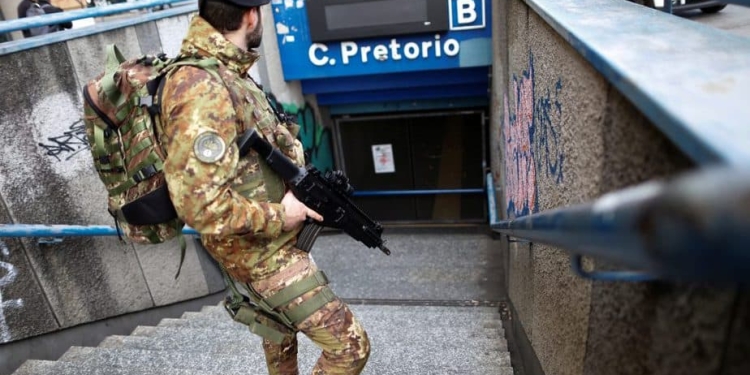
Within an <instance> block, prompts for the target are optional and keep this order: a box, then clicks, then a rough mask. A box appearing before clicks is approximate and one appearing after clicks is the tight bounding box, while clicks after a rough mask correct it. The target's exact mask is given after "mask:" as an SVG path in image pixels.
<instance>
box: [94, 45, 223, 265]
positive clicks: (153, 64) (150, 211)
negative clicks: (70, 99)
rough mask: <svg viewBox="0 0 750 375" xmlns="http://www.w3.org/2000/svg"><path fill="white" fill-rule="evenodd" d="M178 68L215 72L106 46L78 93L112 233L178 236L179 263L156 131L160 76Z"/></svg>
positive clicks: (178, 231)
mask: <svg viewBox="0 0 750 375" xmlns="http://www.w3.org/2000/svg"><path fill="white" fill-rule="evenodd" d="M181 65H192V66H198V67H201V68H203V69H206V70H209V71H212V72H216V66H217V62H216V60H215V59H202V60H199V59H197V58H174V59H168V58H167V57H166V56H165V55H164V54H161V55H158V56H141V57H139V58H135V59H130V60H127V61H126V60H125V59H124V58H123V56H122V54H121V53H120V51H119V50H118V49H117V47H116V46H115V45H110V46H108V47H107V65H106V69H105V72H104V73H102V74H101V75H99V76H98V77H96V78H95V79H93V80H91V81H90V82H89V83H87V84H86V85H85V86H84V88H83V97H84V104H83V107H84V124H85V127H86V135H87V138H88V142H89V146H90V149H91V154H92V157H93V159H94V166H95V168H96V171H97V173H98V174H99V178H100V179H101V181H102V182H103V183H104V186H105V187H106V189H107V192H108V195H109V197H108V210H109V213H110V214H111V215H112V216H113V217H114V219H115V226H116V227H117V228H118V234H119V233H120V231H122V234H124V236H125V237H126V238H128V239H130V240H132V241H133V242H136V243H145V244H156V243H162V242H165V241H167V240H170V239H172V238H175V237H179V238H180V242H181V247H182V250H183V253H182V257H183V259H184V250H185V240H184V238H183V237H182V228H183V227H184V225H185V223H183V222H182V221H181V220H180V219H179V218H178V217H177V213H176V211H175V209H174V205H173V204H172V201H171V199H170V198H169V191H168V190H167V185H166V182H165V179H164V172H163V168H164V160H165V157H166V153H165V150H164V149H163V148H162V146H161V142H160V138H159V132H158V131H157V129H159V127H160V125H159V112H160V104H161V100H160V96H161V91H162V88H163V84H164V82H165V81H166V79H164V77H165V76H166V75H167V74H168V73H169V72H170V71H172V70H173V69H174V68H175V67H178V66H181ZM181 264H182V260H181V261H180V265H181ZM178 275H179V271H178Z"/></svg>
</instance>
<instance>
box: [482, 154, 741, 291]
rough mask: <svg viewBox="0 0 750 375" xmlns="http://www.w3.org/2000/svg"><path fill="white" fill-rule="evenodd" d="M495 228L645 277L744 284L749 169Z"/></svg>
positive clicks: (629, 192) (660, 185) (628, 192)
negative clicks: (599, 260) (739, 282)
mask: <svg viewBox="0 0 750 375" xmlns="http://www.w3.org/2000/svg"><path fill="white" fill-rule="evenodd" d="M492 229H493V230H494V231H497V232H500V233H503V234H507V235H509V236H513V237H518V238H523V239H527V240H529V241H533V242H541V243H546V244H550V245H553V246H557V247H561V248H563V249H567V250H569V251H570V252H572V253H573V254H574V255H577V256H578V255H587V256H592V257H594V258H595V259H603V260H605V261H608V262H613V263H616V264H618V265H621V266H624V267H627V268H631V269H635V270H638V271H642V272H645V275H644V274H641V275H639V277H644V278H645V277H647V275H652V276H653V277H658V278H662V279H671V280H691V281H733V282H736V281H741V282H746V281H750V170H748V169H729V168H726V169H725V168H721V169H710V170H705V171H699V172H695V173H692V174H689V175H685V176H681V177H679V178H677V179H674V180H672V181H663V182H656V181H654V182H649V183H645V184H643V185H639V186H636V187H633V188H629V189H625V190H622V191H618V192H614V193H610V194H607V195H605V196H603V197H601V198H599V199H598V200H596V201H594V202H590V203H586V204H580V205H576V206H572V207H565V208H559V209H554V210H550V211H545V212H541V213H538V214H533V215H528V216H524V217H520V218H516V219H512V220H505V221H502V222H499V223H497V224H494V225H492ZM574 261H575V260H574ZM575 264H578V265H580V259H579V261H578V262H577V263H574V265H575ZM575 269H576V267H574V270H575ZM579 270H582V267H579ZM578 273H579V274H582V275H584V276H585V273H584V272H578ZM631 281H633V280H631Z"/></svg>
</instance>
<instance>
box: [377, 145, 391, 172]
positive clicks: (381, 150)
mask: <svg viewBox="0 0 750 375" xmlns="http://www.w3.org/2000/svg"><path fill="white" fill-rule="evenodd" d="M372 161H373V162H374V163H375V173H394V172H396V165H395V164H394V163H393V146H392V145H390V144H388V145H373V146H372Z"/></svg>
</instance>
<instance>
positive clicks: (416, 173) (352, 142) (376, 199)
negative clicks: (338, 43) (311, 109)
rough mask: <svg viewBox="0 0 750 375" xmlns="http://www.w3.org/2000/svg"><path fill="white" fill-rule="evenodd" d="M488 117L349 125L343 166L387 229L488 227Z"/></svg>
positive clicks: (342, 145)
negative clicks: (401, 225) (395, 225)
mask: <svg viewBox="0 0 750 375" xmlns="http://www.w3.org/2000/svg"><path fill="white" fill-rule="evenodd" d="M485 118H486V115H485V112H484V111H482V110H467V111H459V112H434V113H418V114H406V115H405V114H397V115H396V114H393V115H379V116H362V117H342V118H338V119H336V121H335V127H336V129H335V131H334V134H335V135H336V139H335V143H336V145H335V146H336V148H337V153H336V154H337V164H338V166H339V168H340V169H342V170H344V171H345V172H346V175H347V176H349V178H350V181H351V184H352V186H354V188H355V189H356V192H355V196H354V201H355V202H356V203H357V204H358V205H359V206H360V208H362V209H363V210H364V211H365V212H367V213H368V214H370V215H371V216H372V218H373V219H374V220H378V221H384V222H410V223H413V222H425V223H469V222H484V221H486V220H485V216H486V215H485V207H486V204H485V194H484V177H483V176H484V168H485V166H486V165H487V161H486V160H487V159H486V154H487V152H486V147H485V144H486V126H485Z"/></svg>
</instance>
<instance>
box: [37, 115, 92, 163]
mask: <svg viewBox="0 0 750 375" xmlns="http://www.w3.org/2000/svg"><path fill="white" fill-rule="evenodd" d="M39 147H41V148H42V149H43V150H44V151H45V153H46V155H48V156H52V157H53V158H55V159H57V161H61V160H63V159H62V158H64V159H65V160H70V158H72V157H74V156H76V154H78V153H79V152H81V151H85V150H88V149H89V143H88V141H87V140H86V127H85V125H84V124H83V120H78V121H76V122H74V123H73V124H72V125H70V126H69V127H68V129H67V130H65V131H64V132H63V133H62V134H60V135H56V136H54V137H49V138H47V139H46V140H45V141H44V142H40V143H39Z"/></svg>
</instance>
